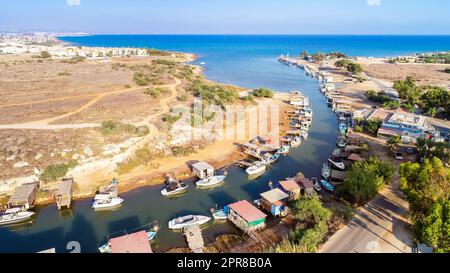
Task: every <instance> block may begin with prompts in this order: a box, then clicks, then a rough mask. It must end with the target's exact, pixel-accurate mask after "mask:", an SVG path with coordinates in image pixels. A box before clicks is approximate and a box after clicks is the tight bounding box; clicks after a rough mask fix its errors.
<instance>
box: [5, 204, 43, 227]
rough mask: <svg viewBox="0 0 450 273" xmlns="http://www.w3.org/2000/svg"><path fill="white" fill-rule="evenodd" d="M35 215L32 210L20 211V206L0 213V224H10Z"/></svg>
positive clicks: (23, 220)
mask: <svg viewBox="0 0 450 273" xmlns="http://www.w3.org/2000/svg"><path fill="white" fill-rule="evenodd" d="M33 215H35V213H34V212H32V211H22V210H21V209H20V208H13V209H8V210H6V211H5V212H4V213H3V214H2V215H0V226H5V225H12V224H17V223H21V222H25V221H27V220H29V219H30V218H31V217H33Z"/></svg>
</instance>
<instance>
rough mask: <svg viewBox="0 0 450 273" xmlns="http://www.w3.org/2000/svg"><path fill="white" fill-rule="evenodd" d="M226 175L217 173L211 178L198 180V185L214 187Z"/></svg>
mask: <svg viewBox="0 0 450 273" xmlns="http://www.w3.org/2000/svg"><path fill="white" fill-rule="evenodd" d="M225 178H226V176H225V175H216V176H212V177H209V178H205V179H202V180H199V181H197V182H196V184H197V186H198V187H212V186H215V185H219V184H220V183H222V182H223V181H224V180H225Z"/></svg>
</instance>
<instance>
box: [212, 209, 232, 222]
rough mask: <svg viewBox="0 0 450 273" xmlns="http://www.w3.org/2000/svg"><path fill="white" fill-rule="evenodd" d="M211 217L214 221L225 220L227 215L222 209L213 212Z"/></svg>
mask: <svg viewBox="0 0 450 273" xmlns="http://www.w3.org/2000/svg"><path fill="white" fill-rule="evenodd" d="M212 216H213V217H214V220H227V219H228V215H227V214H226V213H225V210H223V209H219V210H214V211H213V212H212Z"/></svg>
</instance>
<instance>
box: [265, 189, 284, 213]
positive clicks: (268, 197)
mask: <svg viewBox="0 0 450 273" xmlns="http://www.w3.org/2000/svg"><path fill="white" fill-rule="evenodd" d="M288 198H289V195H288V194H287V193H285V192H284V191H282V190H280V189H278V188H276V189H273V190H270V191H267V192H264V193H261V199H260V202H261V207H262V208H263V209H264V210H266V211H268V212H270V213H271V214H272V215H273V216H282V217H284V216H286V215H287V214H288V212H289V208H288V207H287V206H286V203H285V201H287V199H288Z"/></svg>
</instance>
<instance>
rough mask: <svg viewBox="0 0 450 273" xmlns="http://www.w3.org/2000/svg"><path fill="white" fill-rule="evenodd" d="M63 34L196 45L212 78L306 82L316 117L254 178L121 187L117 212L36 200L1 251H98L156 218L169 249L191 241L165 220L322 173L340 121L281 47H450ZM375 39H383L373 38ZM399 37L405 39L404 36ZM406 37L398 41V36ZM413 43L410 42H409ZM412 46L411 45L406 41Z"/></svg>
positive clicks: (91, 42)
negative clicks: (32, 213)
mask: <svg viewBox="0 0 450 273" xmlns="http://www.w3.org/2000/svg"><path fill="white" fill-rule="evenodd" d="M62 39H63V40H65V41H67V42H71V43H74V44H79V45H85V46H130V47H131V46H133V47H151V48H159V49H166V50H177V51H183V52H192V53H196V54H197V55H198V56H199V59H198V60H197V61H196V63H200V62H205V63H206V65H205V69H206V71H205V74H206V76H207V77H208V78H209V79H212V80H216V81H219V82H223V83H229V84H235V85H239V86H243V87H248V88H255V87H267V88H271V89H274V90H277V91H289V90H293V89H295V90H301V91H303V93H304V94H305V95H307V96H308V97H309V98H310V103H311V107H312V108H313V110H314V120H313V125H312V128H311V131H310V138H309V140H307V141H305V142H304V143H303V144H302V146H301V147H300V148H298V149H295V150H293V151H292V152H291V153H290V154H289V155H288V156H286V157H283V158H281V159H280V160H279V161H278V162H277V163H276V164H275V165H273V166H272V167H271V169H270V171H268V172H266V174H264V175H263V176H261V177H260V178H258V179H256V180H251V181H249V180H248V179H247V175H246V174H245V172H244V171H243V170H242V169H239V168H237V167H235V166H231V167H230V168H229V169H228V173H229V174H228V177H227V179H226V182H225V184H224V186H222V187H218V188H215V189H212V190H199V189H196V188H195V186H194V185H193V184H192V183H191V184H190V190H189V192H188V193H187V194H185V195H183V196H181V197H179V198H178V199H168V198H164V197H162V196H161V194H160V190H161V187H160V186H152V187H144V188H140V189H137V190H134V191H131V192H129V193H126V194H123V195H122V197H123V198H125V204H124V206H123V207H122V208H120V209H119V210H117V211H112V212H103V213H99V212H95V211H93V210H92V209H91V208H90V200H81V201H76V202H74V207H73V208H72V210H70V211H66V212H64V213H61V212H59V211H58V210H57V209H56V207H55V206H54V205H51V206H47V207H41V208H38V213H39V214H38V217H37V219H36V220H35V222H34V223H33V224H32V225H29V226H20V227H15V228H0V252H35V251H40V250H43V249H48V248H53V247H56V250H57V252H68V250H66V246H67V243H68V242H70V241H77V242H79V243H80V244H81V250H82V251H83V252H96V251H97V247H98V245H99V243H101V242H103V241H104V240H105V237H106V236H107V235H109V234H112V233H115V232H118V231H121V230H129V231H130V230H132V229H135V228H137V227H140V226H143V225H145V224H147V223H149V222H152V221H155V220H157V221H158V223H159V224H160V225H161V226H162V229H161V230H160V232H159V233H158V236H157V240H156V242H155V244H154V245H153V248H155V249H157V250H166V249H168V248H171V247H176V246H186V243H185V240H184V238H183V236H182V234H181V233H176V232H172V231H170V230H168V229H167V222H168V221H169V220H171V219H172V218H174V217H175V216H181V215H185V214H204V215H209V209H210V208H211V207H213V206H214V205H215V204H218V205H219V206H223V205H226V204H229V203H231V202H234V201H237V200H242V199H247V200H254V199H257V198H258V196H259V193H261V192H263V191H266V190H269V189H270V188H269V185H268V184H269V181H274V182H276V181H278V180H280V179H284V178H286V177H289V176H293V175H295V174H296V173H297V172H299V171H301V172H303V173H305V175H306V176H309V177H311V176H319V175H320V169H321V166H322V163H323V162H324V161H326V159H327V157H328V155H329V154H330V152H331V151H332V150H333V149H334V148H335V144H334V143H335V139H336V135H337V129H336V128H337V121H336V118H335V116H334V115H333V113H332V112H331V110H330V109H328V108H327V106H326V100H325V98H324V97H323V96H321V95H320V92H319V91H318V83H317V81H315V80H313V79H310V78H308V77H307V76H305V75H304V73H303V72H302V71H301V70H299V69H297V68H293V67H288V66H285V65H282V64H279V63H278V62H277V61H276V58H277V56H278V55H280V54H287V53H289V52H291V54H294V53H295V54H297V53H298V52H300V51H301V50H303V49H307V50H310V51H316V50H321V51H337V50H339V51H343V52H345V53H347V54H351V55H365V56H386V55H396V54H406V53H412V52H417V51H430V50H437V49H442V50H443V49H450V38H449V37H447V36H435V37H428V36H427V37H426V38H422V37H420V36H418V37H415V36H411V37H409V36H402V37H391V38H389V36H386V37H385V36H380V37H374V36H367V37H366V36H361V37H359V38H358V37H356V38H355V37H353V36H348V37H347V36H136V35H134V36H88V37H64V38H62ZM374 39H375V40H376V41H378V44H374ZM399 39H400V40H399ZM399 41H400V42H399ZM408 41H409V43H406V42H408ZM406 46H408V47H409V48H405V47H406ZM226 232H237V231H236V229H235V228H234V227H233V226H232V225H231V224H228V223H222V224H219V223H215V224H211V225H210V226H208V227H207V228H206V229H205V230H204V234H205V237H206V240H207V241H211V240H212V239H213V238H214V236H216V235H218V234H222V233H226Z"/></svg>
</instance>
